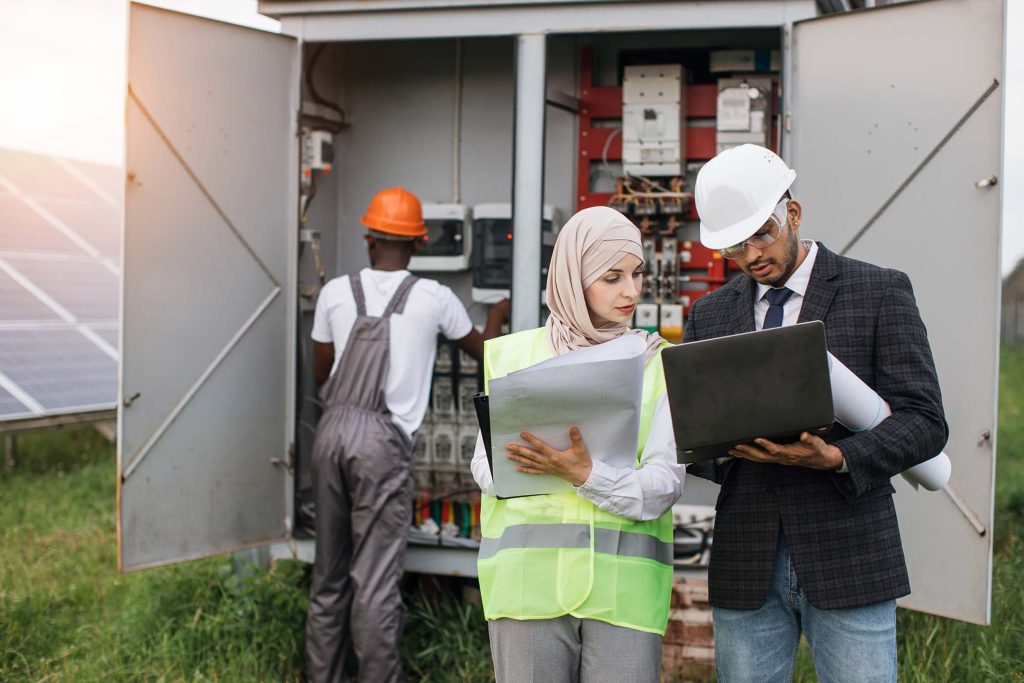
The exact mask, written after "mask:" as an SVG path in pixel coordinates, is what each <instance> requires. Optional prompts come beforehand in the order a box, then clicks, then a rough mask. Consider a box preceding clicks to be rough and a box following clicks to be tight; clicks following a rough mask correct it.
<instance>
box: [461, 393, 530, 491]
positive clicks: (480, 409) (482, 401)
mask: <svg viewBox="0 0 1024 683" xmlns="http://www.w3.org/2000/svg"><path fill="white" fill-rule="evenodd" d="M473 408H474V409H475V410H476V420H477V422H479V423H480V434H481V435H482V436H483V440H484V452H485V453H486V454H487V469H489V470H490V471H491V477H492V478H493V477H494V456H493V454H492V453H491V404H490V402H489V400H488V398H487V394H485V393H483V392H482V391H481V392H480V393H477V394H473ZM543 495H544V494H543V493H529V494H526V495H522V496H498V495H495V498H497V499H498V500H509V499H510V498H530V497H531V496H543Z"/></svg>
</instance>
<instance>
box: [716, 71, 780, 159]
mask: <svg viewBox="0 0 1024 683" xmlns="http://www.w3.org/2000/svg"><path fill="white" fill-rule="evenodd" d="M773 97H774V88H773V85H772V79H771V78H767V77H764V76H750V77H747V78H722V79H719V81H718V109H717V115H716V119H715V128H716V135H715V138H716V149H717V151H718V152H719V153H721V152H724V151H725V150H727V149H729V148H730V147H736V146H738V145H742V144H744V143H747V142H750V143H753V144H755V145H761V146H762V147H767V146H768V145H769V141H770V135H771V127H772V98H773Z"/></svg>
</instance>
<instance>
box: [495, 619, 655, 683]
mask: <svg viewBox="0 0 1024 683" xmlns="http://www.w3.org/2000/svg"><path fill="white" fill-rule="evenodd" d="M487 629H488V632H489V633H490V636H491V656H492V657H493V658H494V676H495V679H496V681H497V683H542V682H543V683H605V682H607V683H621V682H622V681H629V683H658V676H659V675H660V673H661V642H662V638H661V636H659V635H657V634H655V633H645V632H644V631H635V630H633V629H631V628H623V627H622V626H612V625H611V624H606V623H605V622H603V621H598V620H596V619H577V618H576V617H572V616H568V615H567V616H563V617H558V618H557V619H532V620H522V621H520V620H517V619H495V620H494V621H488V622H487Z"/></svg>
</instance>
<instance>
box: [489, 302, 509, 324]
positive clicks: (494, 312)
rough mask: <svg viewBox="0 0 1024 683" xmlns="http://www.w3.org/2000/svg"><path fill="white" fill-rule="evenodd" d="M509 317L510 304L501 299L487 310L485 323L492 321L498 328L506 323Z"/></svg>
mask: <svg viewBox="0 0 1024 683" xmlns="http://www.w3.org/2000/svg"><path fill="white" fill-rule="evenodd" d="M511 316H512V302H511V301H509V300H508V299H502V300H501V301H499V302H497V303H494V304H491V305H490V306H489V307H488V308H487V322H488V323H490V322H491V321H494V323H496V324H497V325H498V326H499V327H500V326H502V325H504V324H505V323H507V322H508V321H509V318H510V317H511Z"/></svg>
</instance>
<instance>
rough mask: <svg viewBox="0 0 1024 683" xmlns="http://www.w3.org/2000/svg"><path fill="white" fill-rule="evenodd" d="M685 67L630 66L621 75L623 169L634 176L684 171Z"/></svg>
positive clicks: (671, 173)
mask: <svg viewBox="0 0 1024 683" xmlns="http://www.w3.org/2000/svg"><path fill="white" fill-rule="evenodd" d="M683 92H684V89H683V67H681V66H680V65H679V64H654V65H647V66H627V67H626V68H625V71H624V73H623V76H622V170H623V171H624V172H625V173H627V174H631V175H641V176H678V175H681V174H682V172H683V159H685V158H686V156H685V154H684V152H683V140H684V136H683V123H684V121H685V118H684V116H683V112H684V111H685V109H684V107H685V104H684V100H683Z"/></svg>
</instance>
